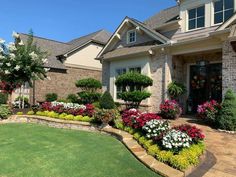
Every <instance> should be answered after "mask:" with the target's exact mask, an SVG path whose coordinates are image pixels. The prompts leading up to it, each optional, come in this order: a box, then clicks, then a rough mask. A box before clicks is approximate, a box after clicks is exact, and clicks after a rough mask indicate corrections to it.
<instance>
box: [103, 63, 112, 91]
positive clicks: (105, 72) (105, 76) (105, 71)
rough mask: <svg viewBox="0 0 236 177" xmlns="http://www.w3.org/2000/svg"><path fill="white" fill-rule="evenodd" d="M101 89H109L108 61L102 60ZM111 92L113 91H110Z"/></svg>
mask: <svg viewBox="0 0 236 177" xmlns="http://www.w3.org/2000/svg"><path fill="white" fill-rule="evenodd" d="M102 91H103V92H105V91H111V90H110V62H107V61H102ZM111 94H113V93H111Z"/></svg>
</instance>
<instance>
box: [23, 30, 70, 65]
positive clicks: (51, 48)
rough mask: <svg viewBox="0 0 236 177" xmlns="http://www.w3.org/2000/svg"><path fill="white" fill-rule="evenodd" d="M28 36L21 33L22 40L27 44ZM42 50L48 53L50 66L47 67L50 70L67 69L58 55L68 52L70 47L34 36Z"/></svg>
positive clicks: (35, 41)
mask: <svg viewBox="0 0 236 177" xmlns="http://www.w3.org/2000/svg"><path fill="white" fill-rule="evenodd" d="M28 37H29V36H28V35H27V34H22V33H20V38H21V40H22V41H23V42H24V43H26V42H27V40H28ZM33 42H34V43H35V44H36V45H37V46H38V47H40V48H41V50H43V51H45V52H47V53H48V57H47V58H48V64H45V67H49V68H57V69H65V66H64V65H63V64H62V63H61V62H60V61H59V60H58V59H57V57H56V56H57V55H58V54H59V53H62V52H63V51H65V50H67V49H68V48H69V47H70V45H68V44H66V43H63V42H58V41H54V40H50V39H45V38H41V37H37V36H34V41H33Z"/></svg>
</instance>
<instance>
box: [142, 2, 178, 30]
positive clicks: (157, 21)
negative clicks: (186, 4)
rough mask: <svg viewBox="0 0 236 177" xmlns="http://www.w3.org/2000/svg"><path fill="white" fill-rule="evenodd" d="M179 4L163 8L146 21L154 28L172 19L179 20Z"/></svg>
mask: <svg viewBox="0 0 236 177" xmlns="http://www.w3.org/2000/svg"><path fill="white" fill-rule="evenodd" d="M179 10H180V9H179V6H174V7H170V8H168V9H165V10H162V11H160V12H158V13H157V14H155V15H154V16H152V17H150V18H148V19H147V20H145V21H144V23H145V24H146V25H147V26H148V27H149V28H152V29H155V28H158V27H160V26H162V25H164V24H166V23H168V22H170V21H174V20H178V17H179Z"/></svg>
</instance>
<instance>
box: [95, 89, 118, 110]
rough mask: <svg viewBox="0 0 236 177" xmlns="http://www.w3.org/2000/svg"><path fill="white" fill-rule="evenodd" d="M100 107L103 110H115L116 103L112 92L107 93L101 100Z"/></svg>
mask: <svg viewBox="0 0 236 177" xmlns="http://www.w3.org/2000/svg"><path fill="white" fill-rule="evenodd" d="M99 104H100V107H101V108H102V109H114V108H115V102H114V100H113V98H112V96H111V94H110V92H108V91H106V92H105V93H104V94H103V95H102V97H101V98H100V100H99Z"/></svg>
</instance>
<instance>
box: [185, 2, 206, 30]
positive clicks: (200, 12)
mask: <svg viewBox="0 0 236 177" xmlns="http://www.w3.org/2000/svg"><path fill="white" fill-rule="evenodd" d="M204 26H205V6H201V7H198V8H194V9H191V10H188V29H189V30H192V29H196V28H202V27H204Z"/></svg>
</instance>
